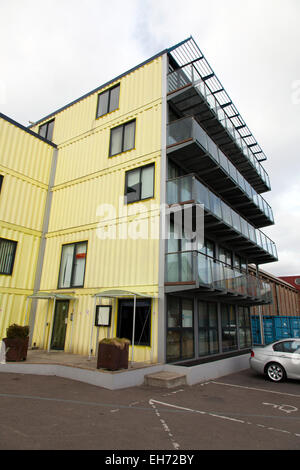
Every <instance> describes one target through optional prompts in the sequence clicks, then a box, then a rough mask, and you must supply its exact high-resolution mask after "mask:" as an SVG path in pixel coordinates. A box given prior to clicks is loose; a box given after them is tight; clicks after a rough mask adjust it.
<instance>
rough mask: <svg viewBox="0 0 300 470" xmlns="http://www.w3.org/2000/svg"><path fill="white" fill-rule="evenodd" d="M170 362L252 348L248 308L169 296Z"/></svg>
mask: <svg viewBox="0 0 300 470" xmlns="http://www.w3.org/2000/svg"><path fill="white" fill-rule="evenodd" d="M166 343H167V345H166V347H167V362H182V361H186V360H189V359H195V360H197V359H202V360H203V359H205V358H206V357H207V358H208V359H209V358H210V357H211V356H216V357H217V356H218V355H222V354H227V353H230V352H234V351H239V350H243V349H246V348H249V347H251V322H250V309H249V307H242V306H238V305H232V304H225V303H218V302H206V301H202V300H198V299H197V301H195V299H194V298H189V299H187V298H181V297H176V296H172V295H169V296H168V301H167V341H166Z"/></svg>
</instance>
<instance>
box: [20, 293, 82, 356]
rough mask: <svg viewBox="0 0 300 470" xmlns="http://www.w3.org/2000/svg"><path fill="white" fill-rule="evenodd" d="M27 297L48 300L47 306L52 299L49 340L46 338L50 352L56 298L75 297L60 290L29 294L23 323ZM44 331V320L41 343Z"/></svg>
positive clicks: (67, 298) (71, 298) (73, 298)
mask: <svg viewBox="0 0 300 470" xmlns="http://www.w3.org/2000/svg"><path fill="white" fill-rule="evenodd" d="M70 294H74V292H70ZM29 299H32V300H47V301H48V308H49V300H53V308H52V317H51V325H50V333H49V340H48V352H50V342H51V336H52V330H53V321H54V311H55V305H56V301H57V300H76V298H75V297H74V296H72V295H69V294H63V293H60V292H36V293H35V294H32V295H29V296H28V297H27V299H26V315H25V325H26V323H27V312H28V301H29ZM47 311H48V310H47ZM46 316H47V315H46ZM72 327H73V324H72ZM45 333H46V322H45V326H44V338H43V344H44V340H45Z"/></svg>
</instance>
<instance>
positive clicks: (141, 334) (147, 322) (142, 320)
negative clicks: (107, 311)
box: [117, 299, 151, 346]
mask: <svg viewBox="0 0 300 470" xmlns="http://www.w3.org/2000/svg"><path fill="white" fill-rule="evenodd" d="M133 308H134V301H133V299H126V300H119V308H118V310H119V311H118V325H117V332H118V333H117V335H118V337H119V338H127V339H129V340H130V342H131V341H132V327H133ZM150 332H151V300H148V299H137V300H136V311H135V328H134V344H135V345H140V346H150Z"/></svg>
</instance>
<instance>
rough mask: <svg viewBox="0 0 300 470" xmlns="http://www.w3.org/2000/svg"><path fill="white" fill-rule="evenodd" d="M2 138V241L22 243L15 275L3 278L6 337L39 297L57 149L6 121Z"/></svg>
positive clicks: (0, 300) (0, 304)
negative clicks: (37, 274)
mask: <svg viewBox="0 0 300 470" xmlns="http://www.w3.org/2000/svg"><path fill="white" fill-rule="evenodd" d="M0 137H1V138H0V174H1V175H3V177H4V178H3V184H2V188H1V194H0V237H1V238H5V239H9V240H14V241H17V250H16V256H15V261H14V266H13V272H12V275H0V338H2V337H4V336H5V334H6V328H7V327H8V326H9V325H10V324H11V323H14V322H16V323H21V324H22V323H23V322H24V321H25V310H26V298H27V296H28V295H30V294H31V293H32V292H33V286H34V280H35V272H36V265H37V258H38V251H39V246H40V240H41V234H42V232H41V231H42V224H43V217H44V210H45V202H46V194H47V189H48V180H49V173H50V167H51V161H52V155H53V147H52V146H50V145H48V144H47V143H45V142H43V141H41V140H40V139H37V138H36V137H34V136H33V135H31V134H29V133H27V132H26V131H24V130H22V129H20V128H19V127H17V126H15V125H13V124H12V123H10V122H8V121H6V120H5V119H2V118H0Z"/></svg>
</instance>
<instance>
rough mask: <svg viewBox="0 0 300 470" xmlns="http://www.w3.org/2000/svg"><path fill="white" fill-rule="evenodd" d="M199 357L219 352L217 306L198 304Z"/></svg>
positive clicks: (204, 303)
mask: <svg viewBox="0 0 300 470" xmlns="http://www.w3.org/2000/svg"><path fill="white" fill-rule="evenodd" d="M198 307H199V308H198V325H199V337H198V341H199V356H208V355H209V354H217V353H218V352H219V334H218V308H217V304H213V303H211V304H210V303H206V302H199V303H198Z"/></svg>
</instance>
